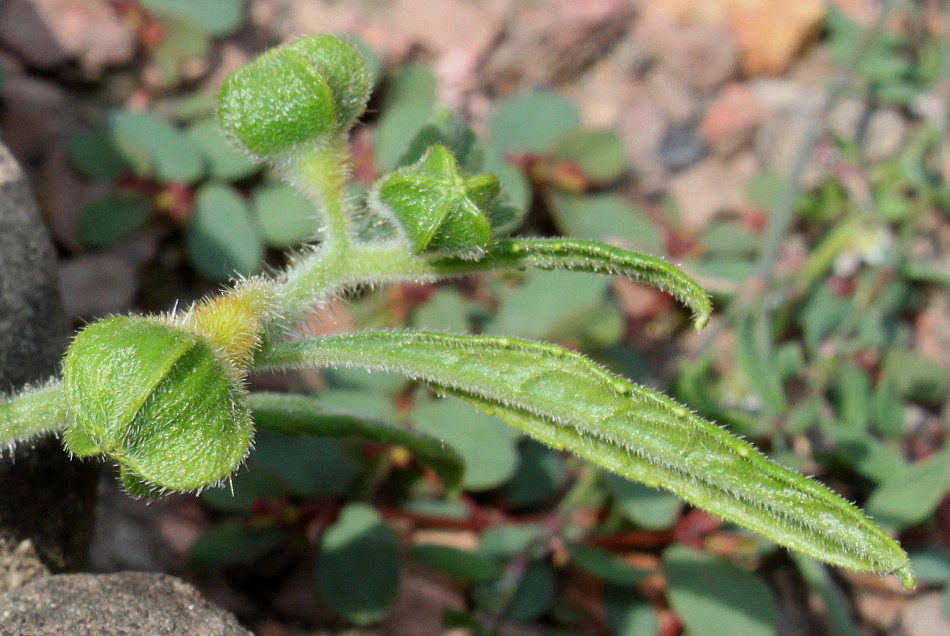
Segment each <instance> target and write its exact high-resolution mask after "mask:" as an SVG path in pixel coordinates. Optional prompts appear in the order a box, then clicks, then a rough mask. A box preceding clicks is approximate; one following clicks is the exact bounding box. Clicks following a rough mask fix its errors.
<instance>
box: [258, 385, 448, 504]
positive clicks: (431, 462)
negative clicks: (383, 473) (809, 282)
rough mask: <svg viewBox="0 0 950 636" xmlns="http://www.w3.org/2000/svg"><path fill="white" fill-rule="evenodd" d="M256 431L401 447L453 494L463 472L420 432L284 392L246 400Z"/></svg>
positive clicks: (436, 441) (438, 444)
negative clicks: (428, 468) (361, 441)
mask: <svg viewBox="0 0 950 636" xmlns="http://www.w3.org/2000/svg"><path fill="white" fill-rule="evenodd" d="M248 402H249V403H250V406H251V410H252V412H253V415H254V422H255V423H256V424H257V427H258V428H259V429H264V430H270V431H275V432H277V433H282V434H284V435H292V436H299V435H314V436H317V437H337V438H351V439H358V440H363V441H371V442H378V443H382V444H393V445H396V446H402V447H403V448H405V449H407V450H409V451H410V452H412V454H413V455H415V456H416V458H418V459H419V461H421V462H422V463H423V464H425V465H427V466H429V467H431V468H432V470H434V471H435V473H436V474H437V475H438V476H439V478H440V479H441V480H442V483H443V484H444V485H445V487H446V489H447V490H449V492H456V491H457V490H458V489H459V488H460V487H461V483H462V475H463V474H464V471H465V466H464V463H463V462H462V458H461V457H459V455H458V453H456V452H455V450H454V449H452V448H451V447H448V446H446V445H445V444H443V443H442V440H439V439H437V438H435V437H432V436H430V435H426V434H424V433H421V432H419V431H410V430H406V429H403V428H397V427H396V426H392V425H390V424H386V423H385V422H380V421H377V420H372V419H367V418H365V417H359V416H355V415H352V414H349V413H344V412H342V411H338V410H335V409H330V408H327V407H326V406H323V405H322V404H320V402H319V401H318V400H315V399H313V398H309V397H304V396H300V395H287V394H283V393H252V394H250V396H249V397H248Z"/></svg>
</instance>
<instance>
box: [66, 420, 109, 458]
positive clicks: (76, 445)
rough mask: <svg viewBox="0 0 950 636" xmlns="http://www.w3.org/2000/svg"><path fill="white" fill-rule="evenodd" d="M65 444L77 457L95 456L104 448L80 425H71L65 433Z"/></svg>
mask: <svg viewBox="0 0 950 636" xmlns="http://www.w3.org/2000/svg"><path fill="white" fill-rule="evenodd" d="M63 445H64V446H65V447H66V448H67V449H68V450H69V452H70V453H72V454H73V455H75V456H76V457H95V456H96V455H101V454H102V450H101V449H100V448H99V444H97V443H96V440H94V439H93V438H92V436H91V435H90V434H89V433H87V432H86V431H85V430H83V429H81V428H79V427H78V426H70V427H68V428H67V429H66V431H65V432H64V433H63Z"/></svg>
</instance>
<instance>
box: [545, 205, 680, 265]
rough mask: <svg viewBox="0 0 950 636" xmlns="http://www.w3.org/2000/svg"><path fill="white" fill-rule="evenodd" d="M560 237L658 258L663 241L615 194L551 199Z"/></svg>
mask: <svg viewBox="0 0 950 636" xmlns="http://www.w3.org/2000/svg"><path fill="white" fill-rule="evenodd" d="M551 200H552V202H553V204H554V207H553V212H554V214H555V218H556V220H557V223H558V226H559V227H560V228H561V230H562V231H563V233H564V234H569V235H571V236H576V237H578V238H582V239H588V240H592V241H604V242H606V243H609V244H611V245H618V246H621V247H625V248H628V249H636V250H643V251H646V252H652V253H654V254H662V253H663V252H664V251H665V249H664V241H663V237H662V235H661V234H660V231H659V230H658V229H657V227H656V225H654V224H653V222H652V221H651V220H650V219H649V217H647V215H646V213H645V212H644V211H643V210H641V209H639V208H637V207H636V206H634V205H631V204H630V203H628V202H627V201H625V200H624V199H623V198H621V197H619V196H617V195H615V194H597V195H591V196H574V195H566V194H560V195H557V196H553V197H552V199H551Z"/></svg>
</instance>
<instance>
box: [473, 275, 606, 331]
mask: <svg viewBox="0 0 950 636" xmlns="http://www.w3.org/2000/svg"><path fill="white" fill-rule="evenodd" d="M609 287H610V279H609V278H605V277H603V276H597V275H595V274H576V273H573V272H563V271H557V272H552V273H550V274H533V275H530V276H528V277H527V281H526V282H525V284H524V285H523V286H521V287H520V288H516V289H514V290H510V291H509V290H505V291H506V292H507V293H502V294H500V301H501V306H500V308H499V310H498V313H497V314H496V315H495V318H494V320H493V321H492V322H491V323H490V324H489V325H488V326H487V327H486V331H487V332H489V333H495V334H512V335H515V336H524V337H529V338H540V339H545V340H562V339H567V338H568V337H569V336H571V335H573V334H574V332H576V331H578V330H581V329H582V328H583V327H585V326H587V325H589V324H590V318H591V315H592V314H603V313H605V309H606V307H605V302H604V300H605V297H606V294H607V290H608V288H609Z"/></svg>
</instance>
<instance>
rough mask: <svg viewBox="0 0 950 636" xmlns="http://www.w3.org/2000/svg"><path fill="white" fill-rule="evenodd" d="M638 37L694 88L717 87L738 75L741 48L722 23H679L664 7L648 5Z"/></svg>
mask: <svg viewBox="0 0 950 636" xmlns="http://www.w3.org/2000/svg"><path fill="white" fill-rule="evenodd" d="M635 36H636V37H637V38H638V39H640V40H641V41H642V42H643V43H644V45H645V46H646V47H647V48H649V49H650V50H651V51H652V53H653V55H654V56H656V58H657V59H658V61H659V62H660V64H662V65H663V66H665V67H666V68H667V69H669V70H670V71H672V72H673V73H674V74H676V75H678V76H679V77H680V78H681V79H682V80H683V81H685V82H686V83H687V84H688V85H689V86H691V87H692V88H694V89H700V90H711V89H714V88H716V87H718V86H720V85H722V84H723V83H725V82H726V81H728V80H729V79H731V78H732V77H734V76H735V75H736V73H737V72H738V70H739V49H738V47H737V45H736V42H735V40H734V39H733V37H732V32H731V31H730V30H729V28H728V27H727V26H726V25H725V24H723V23H716V22H709V23H701V22H695V23H680V22H678V21H677V20H675V19H674V18H673V17H672V16H671V15H670V14H668V13H667V12H666V11H663V10H661V9H652V8H651V7H649V6H648V7H647V9H646V10H645V11H644V12H643V15H642V16H641V17H640V19H639V20H638V21H637V24H636V31H635Z"/></svg>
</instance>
